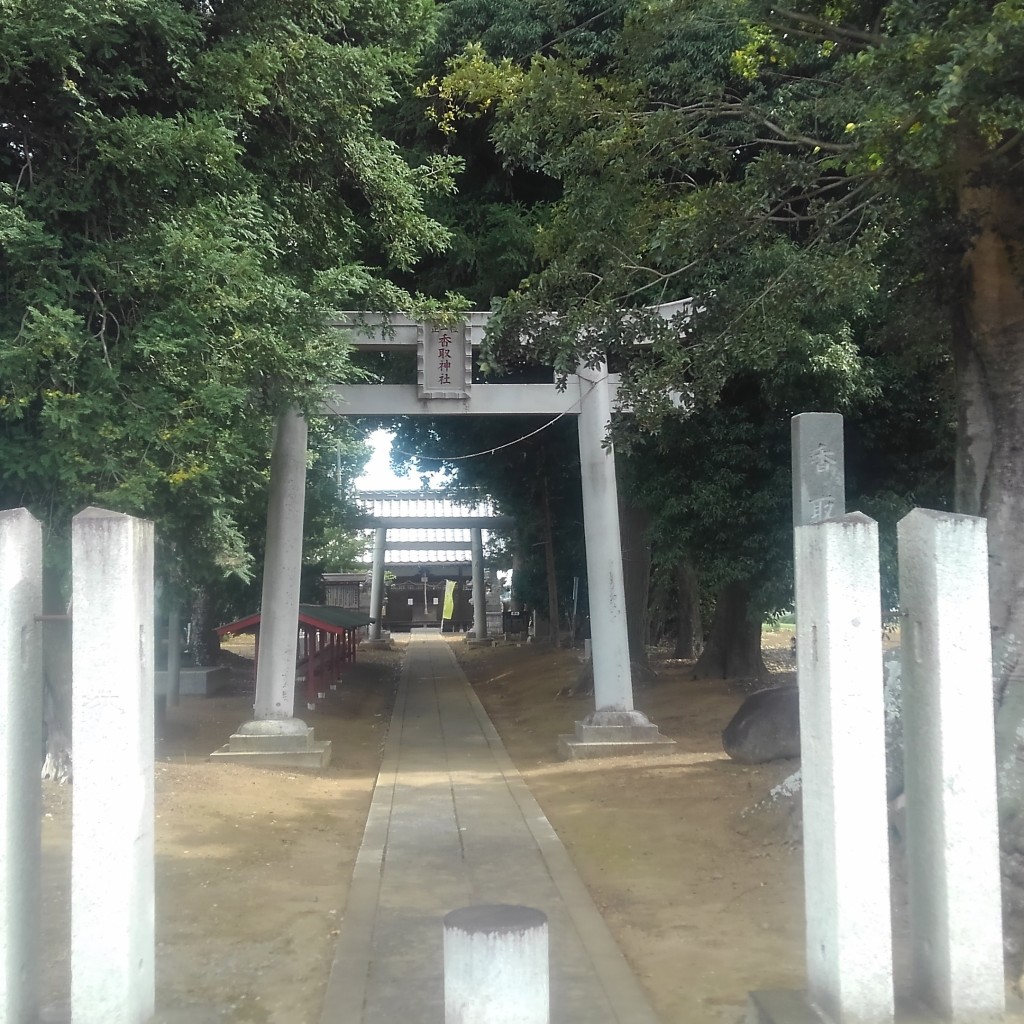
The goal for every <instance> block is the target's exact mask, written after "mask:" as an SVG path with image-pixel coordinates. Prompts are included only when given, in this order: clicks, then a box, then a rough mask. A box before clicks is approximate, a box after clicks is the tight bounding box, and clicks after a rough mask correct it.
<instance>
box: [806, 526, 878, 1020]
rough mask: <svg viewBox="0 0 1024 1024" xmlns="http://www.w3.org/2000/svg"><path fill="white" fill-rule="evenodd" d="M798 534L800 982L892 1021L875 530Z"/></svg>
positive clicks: (852, 1010)
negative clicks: (803, 907) (803, 972)
mask: <svg viewBox="0 0 1024 1024" xmlns="http://www.w3.org/2000/svg"><path fill="white" fill-rule="evenodd" d="M795 534H796V621H797V638H798V639H797V672H798V676H799V682H800V738H801V749H802V755H801V760H802V770H803V810H804V814H803V821H804V889H805V898H806V904H807V981H808V989H809V993H808V994H809V997H810V1001H811V1002H812V1004H814V1005H815V1006H817V1007H818V1008H819V1009H820V1010H821V1011H823V1012H824V1014H825V1015H826V1017H827V1018H828V1019H829V1020H831V1021H833V1022H835V1024H887V1022H889V1021H891V1020H892V1017H893V985H892V929H891V925H890V917H889V834H888V820H887V814H886V799H885V794H886V789H885V740H884V720H883V707H882V624H881V610H880V601H879V579H878V527H877V524H876V523H874V522H873V521H872V520H871V519H869V518H868V517H867V516H865V515H863V514H861V513H859V512H853V513H851V514H849V515H846V516H843V517H842V518H841V519H837V520H833V521H831V522H823V523H819V524H817V525H814V526H798V527H797V528H796V530H795Z"/></svg>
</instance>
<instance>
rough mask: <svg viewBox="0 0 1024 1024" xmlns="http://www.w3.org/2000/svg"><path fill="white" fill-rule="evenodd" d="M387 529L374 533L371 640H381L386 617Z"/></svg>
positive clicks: (379, 529) (371, 581)
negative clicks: (385, 571)
mask: <svg viewBox="0 0 1024 1024" xmlns="http://www.w3.org/2000/svg"><path fill="white" fill-rule="evenodd" d="M387 541H388V531H387V527H384V526H378V527H377V529H376V530H374V531H373V576H372V577H371V579H370V618H371V619H373V622H371V623H370V639H371V640H379V639H380V631H381V619H382V618H383V615H384V611H383V609H384V553H385V551H386V549H387Z"/></svg>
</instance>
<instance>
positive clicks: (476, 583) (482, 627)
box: [469, 526, 487, 640]
mask: <svg viewBox="0 0 1024 1024" xmlns="http://www.w3.org/2000/svg"><path fill="white" fill-rule="evenodd" d="M469 539H470V543H471V545H472V560H473V636H474V637H476V639H477V640H486V639H487V589H486V584H485V583H484V533H483V530H481V529H480V527H478V526H473V527H470V530H469Z"/></svg>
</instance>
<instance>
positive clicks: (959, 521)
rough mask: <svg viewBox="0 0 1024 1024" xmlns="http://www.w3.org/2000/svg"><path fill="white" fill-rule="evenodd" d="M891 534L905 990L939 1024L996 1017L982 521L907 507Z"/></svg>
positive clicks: (997, 952) (996, 907)
mask: <svg viewBox="0 0 1024 1024" xmlns="http://www.w3.org/2000/svg"><path fill="white" fill-rule="evenodd" d="M898 532H899V558H900V615H901V655H902V686H903V745H904V763H905V773H906V779H905V790H906V801H907V870H908V875H909V885H910V928H911V946H912V961H911V970H912V982H913V992H914V995H915V996H916V997H917V998H918V999H920V1000H921V1001H922V1002H923V1003H924V1004H925V1005H926V1006H928V1007H929V1008H930V1009H931V1010H933V1011H934V1012H936V1013H937V1014H939V1016H941V1017H942V1018H943V1019H944V1020H951V1021H965V1022H966V1021H970V1022H971V1024H976V1022H981V1021H996V1020H1001V1019H1002V1014H1003V1012H1004V1010H1005V989H1004V983H1003V931H1002V904H1001V895H1000V875H999V824H998V815H997V806H996V771H995V741H994V724H993V715H992V642H991V633H990V623H989V593H988V542H987V537H986V523H985V520H984V519H978V518H975V517H973V516H961V515H953V514H951V513H947V512H933V511H931V510H928V509H914V511H912V512H911V513H910V514H909V515H907V516H906V517H905V518H904V519H903V520H902V521H901V522H900V524H899V530H898Z"/></svg>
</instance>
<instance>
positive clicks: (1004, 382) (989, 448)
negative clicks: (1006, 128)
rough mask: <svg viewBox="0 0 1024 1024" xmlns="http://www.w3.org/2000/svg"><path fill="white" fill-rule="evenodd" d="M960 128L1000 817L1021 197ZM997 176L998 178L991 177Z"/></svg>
mask: <svg viewBox="0 0 1024 1024" xmlns="http://www.w3.org/2000/svg"><path fill="white" fill-rule="evenodd" d="M984 152H985V147H984V146H983V145H982V144H981V143H980V142H979V141H978V140H977V139H976V137H975V136H974V135H972V134H971V133H969V132H967V131H965V132H964V134H963V136H962V145H961V167H960V180H961V189H960V197H959V198H960V211H961V214H962V215H963V217H964V219H965V220H966V221H967V222H968V224H969V225H970V227H971V228H972V230H973V232H974V233H973V235H972V239H971V245H970V247H969V248H968V250H967V252H966V253H965V256H964V261H963V267H964V274H965V287H966V294H965V296H964V304H963V308H964V313H965V315H964V319H963V322H962V323H958V324H957V325H956V326H957V328H958V329H957V330H956V331H955V343H954V347H955V353H954V354H955V365H956V372H957V404H958V437H957V507H958V510H959V511H961V512H964V513H967V514H969V515H981V516H985V517H987V519H988V540H989V596H990V606H991V614H992V660H993V676H994V679H993V686H994V695H995V699H996V702H997V705H998V712H997V716H996V745H997V750H996V754H997V760H998V765H999V782H1000V812H1001V816H1002V817H1003V820H1004V823H1006V822H1008V821H1009V820H1011V819H1012V818H1014V817H1016V816H1017V815H1018V814H1019V813H1020V811H1021V810H1022V809H1024V762H1022V760H1021V759H1022V758H1024V739H1022V731H1024V730H1022V727H1024V585H1022V580H1024V532H1022V530H1021V524H1022V523H1024V459H1022V456H1021V453H1022V448H1024V287H1022V281H1021V277H1020V265H1021V263H1020V261H1021V257H1022V252H1024V204H1022V202H1021V198H1020V193H1019V191H1018V190H1016V189H1015V188H1014V187H1013V184H1012V182H1010V181H1008V180H1007V179H1005V178H1004V179H994V177H993V176H992V171H993V168H991V167H988V166H982V163H981V157H982V155H983V153H984ZM994 180H995V183H993V181H994Z"/></svg>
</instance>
